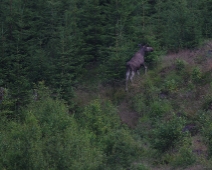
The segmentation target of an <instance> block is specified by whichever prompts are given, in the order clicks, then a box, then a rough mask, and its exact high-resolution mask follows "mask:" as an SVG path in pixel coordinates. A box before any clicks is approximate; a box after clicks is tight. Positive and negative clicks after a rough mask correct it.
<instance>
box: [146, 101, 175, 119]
mask: <svg viewBox="0 0 212 170" xmlns="http://www.w3.org/2000/svg"><path fill="white" fill-rule="evenodd" d="M171 112H172V106H171V104H170V102H169V101H168V100H160V99H158V100H155V101H153V102H152V103H150V104H149V115H150V117H152V118H158V117H161V116H163V115H164V114H166V113H171Z"/></svg>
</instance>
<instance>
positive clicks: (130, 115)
mask: <svg viewBox="0 0 212 170" xmlns="http://www.w3.org/2000/svg"><path fill="white" fill-rule="evenodd" d="M128 105H129V104H128V103H127V102H122V103H121V104H120V105H119V106H118V113H119V116H120V118H121V121H122V122H123V123H126V124H127V125H128V126H129V127H131V128H133V127H135V126H136V125H137V123H138V119H139V114H138V113H137V112H135V111H132V110H130V109H129V108H128Z"/></svg>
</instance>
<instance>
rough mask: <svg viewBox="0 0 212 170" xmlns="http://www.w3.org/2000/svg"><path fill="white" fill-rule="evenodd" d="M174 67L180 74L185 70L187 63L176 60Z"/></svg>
mask: <svg viewBox="0 0 212 170" xmlns="http://www.w3.org/2000/svg"><path fill="white" fill-rule="evenodd" d="M175 65H176V70H177V71H178V72H182V71H183V70H184V69H185V67H186V65H187V63H186V62H185V61H184V60H181V59H177V60H176V63H175Z"/></svg>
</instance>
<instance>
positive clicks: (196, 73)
mask: <svg viewBox="0 0 212 170" xmlns="http://www.w3.org/2000/svg"><path fill="white" fill-rule="evenodd" d="M191 78H192V81H193V82H194V83H200V82H201V80H202V72H201V70H200V68H199V67H195V68H194V69H193V70H192V73H191Z"/></svg>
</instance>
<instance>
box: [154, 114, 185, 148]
mask: <svg viewBox="0 0 212 170" xmlns="http://www.w3.org/2000/svg"><path fill="white" fill-rule="evenodd" d="M184 125H185V120H184V119H183V118H181V117H176V116H174V117H173V118H172V119H171V120H169V121H167V122H163V123H161V122H159V123H158V124H157V125H156V127H155V129H154V130H153V133H152V135H153V137H154V138H153V139H152V141H151V143H152V147H153V148H155V149H157V150H158V151H160V152H164V151H167V150H169V149H170V148H172V147H174V146H175V144H176V142H178V141H179V140H181V139H182V137H183V132H182V129H183V127H184Z"/></svg>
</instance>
